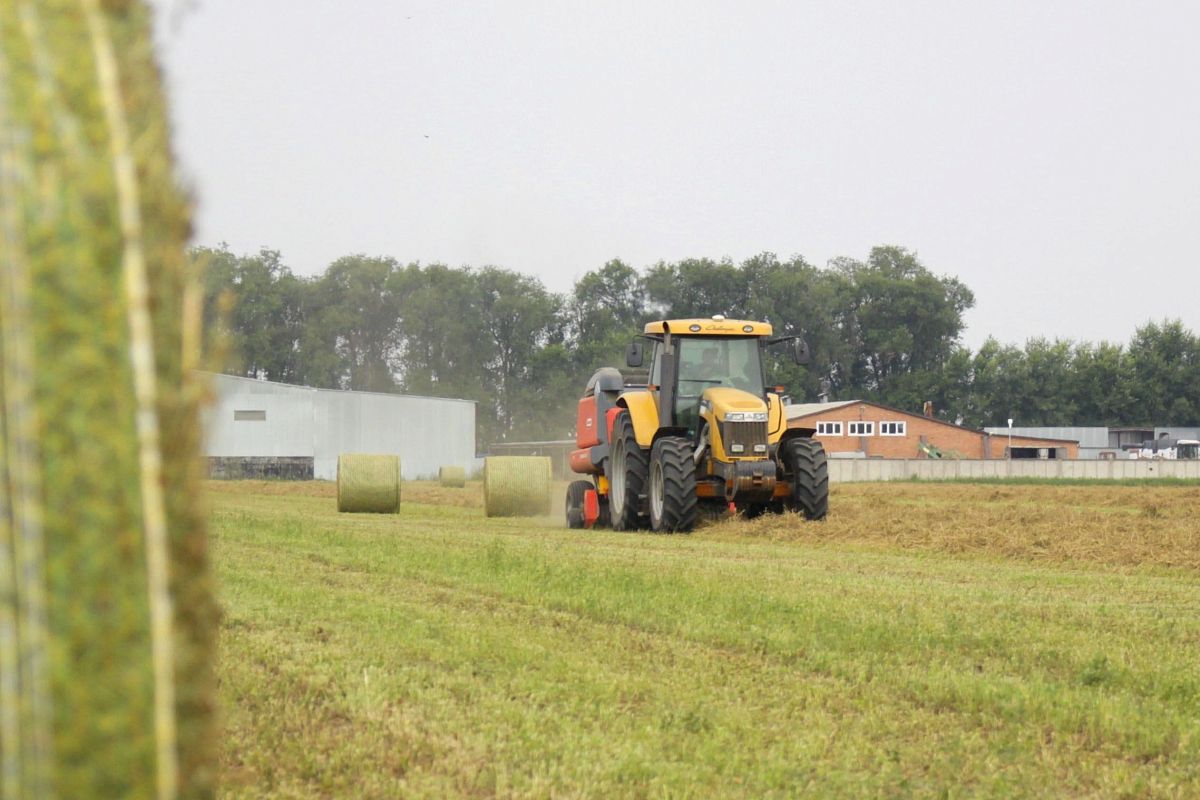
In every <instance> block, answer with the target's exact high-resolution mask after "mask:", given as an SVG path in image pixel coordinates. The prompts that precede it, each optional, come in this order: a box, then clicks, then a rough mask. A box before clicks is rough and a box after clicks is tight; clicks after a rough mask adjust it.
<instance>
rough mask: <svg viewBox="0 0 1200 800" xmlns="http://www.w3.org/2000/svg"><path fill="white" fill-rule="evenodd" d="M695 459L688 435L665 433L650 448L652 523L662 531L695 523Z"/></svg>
mask: <svg viewBox="0 0 1200 800" xmlns="http://www.w3.org/2000/svg"><path fill="white" fill-rule="evenodd" d="M696 508H697V500H696V462H695V461H693V460H692V446H691V442H689V441H688V440H687V439H684V438H682V437H678V436H664V437H662V438H661V439H659V440H658V441H657V442H655V443H654V447H653V448H652V449H651V450H650V527H651V529H653V530H655V531H658V532H660V533H663V532H666V533H670V532H672V531H690V530H691V529H692V527H693V526H694V525H695V524H696Z"/></svg>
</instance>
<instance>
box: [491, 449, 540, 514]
mask: <svg viewBox="0 0 1200 800" xmlns="http://www.w3.org/2000/svg"><path fill="white" fill-rule="evenodd" d="M551 471H552V468H551V465H550V459H549V458H548V457H545V456H488V457H487V458H486V459H484V461H483V513H484V515H485V516H488V517H536V516H540V515H544V514H549V513H550V491H551V483H552V481H551Z"/></svg>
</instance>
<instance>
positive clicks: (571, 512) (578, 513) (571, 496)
mask: <svg viewBox="0 0 1200 800" xmlns="http://www.w3.org/2000/svg"><path fill="white" fill-rule="evenodd" d="M591 488H592V484H591V481H571V483H570V484H569V485H568V486H567V527H568V528H571V529H572V530H578V529H580V528H582V527H583V496H584V495H585V494H587V492H588V490H589V489H591Z"/></svg>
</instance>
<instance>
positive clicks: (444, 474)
mask: <svg viewBox="0 0 1200 800" xmlns="http://www.w3.org/2000/svg"><path fill="white" fill-rule="evenodd" d="M438 481H439V482H440V483H441V484H442V486H446V487H448V488H450V489H461V488H462V487H464V486H466V485H467V471H466V470H465V469H463V468H462V467H442V468H441V469H439V470H438Z"/></svg>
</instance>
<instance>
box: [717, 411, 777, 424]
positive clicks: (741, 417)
mask: <svg viewBox="0 0 1200 800" xmlns="http://www.w3.org/2000/svg"><path fill="white" fill-rule="evenodd" d="M725 421H726V422H766V421H767V412H765V411H726V412H725Z"/></svg>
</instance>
